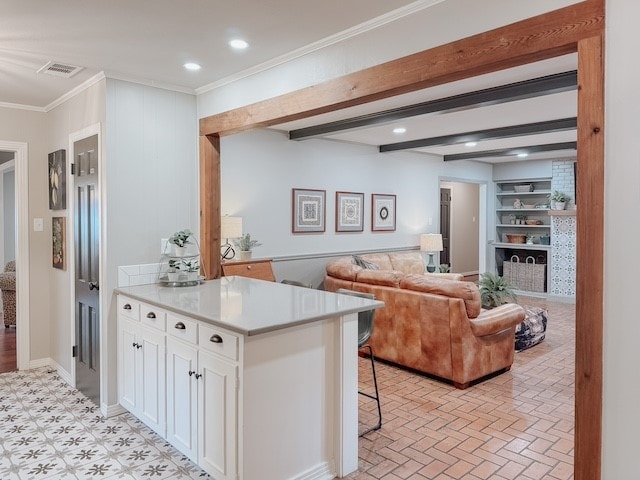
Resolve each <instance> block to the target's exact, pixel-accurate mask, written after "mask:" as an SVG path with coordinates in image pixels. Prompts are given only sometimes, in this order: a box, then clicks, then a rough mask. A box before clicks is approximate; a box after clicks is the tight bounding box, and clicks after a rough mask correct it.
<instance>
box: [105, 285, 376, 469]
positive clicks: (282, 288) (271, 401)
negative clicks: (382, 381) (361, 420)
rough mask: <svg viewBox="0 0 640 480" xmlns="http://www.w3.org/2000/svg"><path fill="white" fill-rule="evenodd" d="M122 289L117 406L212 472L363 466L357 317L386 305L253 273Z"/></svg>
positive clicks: (355, 467) (118, 292)
mask: <svg viewBox="0 0 640 480" xmlns="http://www.w3.org/2000/svg"><path fill="white" fill-rule="evenodd" d="M116 292H117V294H118V302H117V304H118V395H119V399H120V403H121V404H122V406H124V407H125V408H127V409H128V410H130V411H131V412H132V413H134V414H135V415H136V416H138V417H139V418H140V419H141V420H142V421H144V422H145V423H146V424H147V425H149V426H150V427H151V428H153V429H154V430H155V431H156V432H157V433H158V434H160V435H161V436H163V437H164V438H166V439H167V440H168V441H169V442H170V443H171V444H173V445H174V446H175V447H176V448H177V449H178V450H180V451H181V452H182V453H184V454H185V455H187V456H188V457H190V458H191V459H192V460H193V461H194V462H196V463H198V464H199V465H200V466H201V467H202V468H203V469H205V470H206V471H207V472H208V473H209V474H211V475H212V476H213V478H216V479H218V480H221V479H225V480H227V479H228V480H230V479H236V478H238V479H244V480H283V479H311V478H313V479H323V478H326V479H330V478H334V477H336V476H338V477H341V476H345V475H347V474H349V473H351V472H353V471H355V470H356V469H357V467H358V434H357V428H358V425H357V421H358V420H357V419H358V399H357V381H358V378H357V331H358V326H357V312H360V311H365V310H370V309H371V308H380V307H382V306H383V303H382V302H378V301H373V300H367V299H363V298H359V297H353V296H346V295H337V294H334V293H330V292H324V291H319V290H312V289H306V288H300V287H292V286H289V285H283V284H278V283H272V282H265V281H262V280H255V279H250V278H244V277H224V278H222V279H218V280H212V281H209V282H205V283H204V284H202V285H199V286H195V287H183V288H171V287H163V286H160V285H155V284H154V285H142V286H137V287H127V288H120V289H118V290H117V291H116Z"/></svg>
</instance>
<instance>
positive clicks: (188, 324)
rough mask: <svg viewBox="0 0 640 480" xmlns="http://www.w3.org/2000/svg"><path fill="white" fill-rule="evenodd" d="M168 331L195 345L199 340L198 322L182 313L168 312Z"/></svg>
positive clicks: (173, 335)
mask: <svg viewBox="0 0 640 480" xmlns="http://www.w3.org/2000/svg"><path fill="white" fill-rule="evenodd" d="M167 333H168V334H169V335H171V336H172V337H175V338H179V339H181V340H184V341H185V342H189V343H193V344H194V345H195V344H196V342H197V341H198V322H196V321H195V320H192V319H190V318H186V317H182V316H180V315H174V314H173V313H167Z"/></svg>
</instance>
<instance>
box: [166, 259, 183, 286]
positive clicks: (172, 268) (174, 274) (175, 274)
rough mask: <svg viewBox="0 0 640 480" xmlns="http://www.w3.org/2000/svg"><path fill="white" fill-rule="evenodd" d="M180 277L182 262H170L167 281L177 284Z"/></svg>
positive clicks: (173, 260)
mask: <svg viewBox="0 0 640 480" xmlns="http://www.w3.org/2000/svg"><path fill="white" fill-rule="evenodd" d="M179 277H180V261H178V260H175V259H171V260H169V270H168V271H167V279H168V280H169V281H170V282H177V281H178V279H179Z"/></svg>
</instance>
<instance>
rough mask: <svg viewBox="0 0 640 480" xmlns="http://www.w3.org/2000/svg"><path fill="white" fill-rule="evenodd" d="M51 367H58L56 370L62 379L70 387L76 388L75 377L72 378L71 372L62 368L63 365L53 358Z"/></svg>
mask: <svg viewBox="0 0 640 480" xmlns="http://www.w3.org/2000/svg"><path fill="white" fill-rule="evenodd" d="M51 367H52V368H55V369H56V371H57V372H58V376H59V377H60V378H61V379H62V380H64V381H65V382H66V383H67V384H68V385H69V386H70V387H73V388H75V386H74V385H73V379H72V378H71V373H69V372H67V371H66V370H65V369H64V368H62V365H60V364H59V363H58V362H56V361H55V360H53V359H51Z"/></svg>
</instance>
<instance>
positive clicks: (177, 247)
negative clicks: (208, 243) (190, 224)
mask: <svg viewBox="0 0 640 480" xmlns="http://www.w3.org/2000/svg"><path fill="white" fill-rule="evenodd" d="M191 235H193V232H191V230H189V229H188V228H185V229H184V230H180V231H179V232H175V233H174V234H173V235H171V236H170V237H169V243H170V244H172V245H173V251H174V253H175V256H176V257H184V256H185V255H186V254H187V244H189V243H191V242H190V241H189V238H190V237H191Z"/></svg>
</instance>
